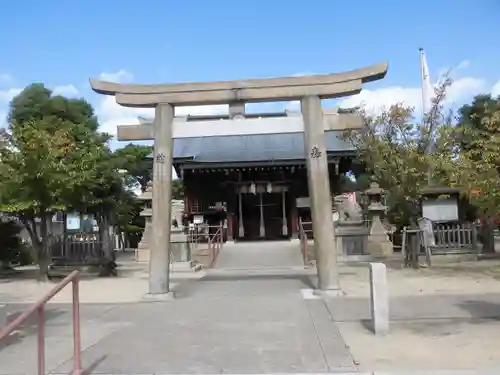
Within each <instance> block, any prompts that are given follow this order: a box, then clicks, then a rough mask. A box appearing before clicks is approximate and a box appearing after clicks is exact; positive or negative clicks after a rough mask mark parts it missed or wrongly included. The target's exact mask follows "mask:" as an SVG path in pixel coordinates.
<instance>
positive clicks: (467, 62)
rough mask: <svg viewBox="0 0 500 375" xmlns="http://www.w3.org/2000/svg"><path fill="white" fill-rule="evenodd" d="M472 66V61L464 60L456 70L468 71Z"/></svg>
mask: <svg viewBox="0 0 500 375" xmlns="http://www.w3.org/2000/svg"><path fill="white" fill-rule="evenodd" d="M469 66H470V60H463V61H460V63H459V64H458V65H457V66H456V68H455V69H456V70H460V69H467V68H468V67H469Z"/></svg>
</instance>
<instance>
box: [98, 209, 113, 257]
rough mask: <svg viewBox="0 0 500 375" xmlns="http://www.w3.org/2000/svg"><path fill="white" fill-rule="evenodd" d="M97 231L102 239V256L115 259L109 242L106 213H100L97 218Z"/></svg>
mask: <svg viewBox="0 0 500 375" xmlns="http://www.w3.org/2000/svg"><path fill="white" fill-rule="evenodd" d="M99 219H100V220H99V232H100V237H101V241H102V247H103V251H104V256H105V257H106V258H107V259H108V260H115V257H114V249H113V246H112V243H111V236H110V234H109V218H108V215H107V214H102V215H100V218H99Z"/></svg>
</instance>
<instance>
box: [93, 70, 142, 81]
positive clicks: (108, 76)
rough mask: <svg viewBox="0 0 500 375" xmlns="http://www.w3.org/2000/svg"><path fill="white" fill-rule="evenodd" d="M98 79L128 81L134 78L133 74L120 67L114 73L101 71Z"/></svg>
mask: <svg viewBox="0 0 500 375" xmlns="http://www.w3.org/2000/svg"><path fill="white" fill-rule="evenodd" d="M99 79H101V80H103V81H108V82H130V81H132V80H133V79H134V75H133V74H132V73H130V72H128V71H126V70H125V69H121V70H119V71H117V72H115V73H101V75H100V76H99Z"/></svg>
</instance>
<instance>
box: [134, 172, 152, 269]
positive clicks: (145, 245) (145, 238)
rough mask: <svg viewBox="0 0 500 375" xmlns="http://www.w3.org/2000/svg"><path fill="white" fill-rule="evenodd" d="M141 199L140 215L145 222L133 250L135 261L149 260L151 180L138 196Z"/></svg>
mask: <svg viewBox="0 0 500 375" xmlns="http://www.w3.org/2000/svg"><path fill="white" fill-rule="evenodd" d="M139 199H140V200H141V201H143V202H144V208H143V209H142V211H141V213H140V215H141V216H143V217H144V219H145V221H146V224H145V226H144V232H143V234H142V238H141V242H139V246H138V248H137V250H136V252H135V260H136V261H137V262H149V255H150V254H149V253H150V251H151V250H150V237H151V232H152V228H151V227H152V225H153V222H152V220H153V209H152V208H151V204H152V200H153V182H152V181H149V182H148V184H147V187H146V190H145V191H144V193H142V194H141V196H140V197H139Z"/></svg>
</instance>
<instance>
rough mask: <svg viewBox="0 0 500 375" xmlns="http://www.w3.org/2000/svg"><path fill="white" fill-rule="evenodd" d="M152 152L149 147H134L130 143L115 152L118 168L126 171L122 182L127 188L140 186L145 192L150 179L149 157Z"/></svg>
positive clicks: (151, 166) (150, 164)
mask: <svg viewBox="0 0 500 375" xmlns="http://www.w3.org/2000/svg"><path fill="white" fill-rule="evenodd" d="M152 152H153V148H152V147H151V146H143V145H134V144H132V143H130V144H128V145H126V146H125V147H123V148H120V149H118V150H116V151H115V153H114V154H115V156H116V158H117V159H118V160H117V163H118V165H119V168H120V169H121V170H123V171H126V173H125V174H124V182H125V184H126V185H127V186H128V187H129V188H134V187H136V186H137V185H139V186H140V188H141V191H143V192H144V191H145V190H146V187H147V184H148V182H149V181H150V180H151V178H152V169H153V163H152V162H151V159H150V158H149V156H150V155H151V153H152Z"/></svg>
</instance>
